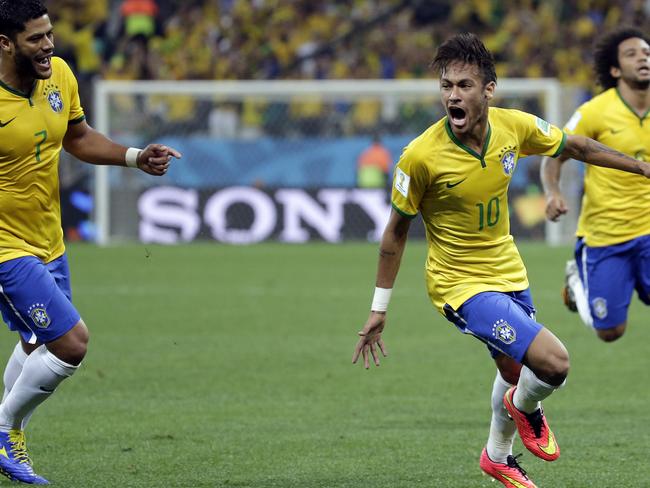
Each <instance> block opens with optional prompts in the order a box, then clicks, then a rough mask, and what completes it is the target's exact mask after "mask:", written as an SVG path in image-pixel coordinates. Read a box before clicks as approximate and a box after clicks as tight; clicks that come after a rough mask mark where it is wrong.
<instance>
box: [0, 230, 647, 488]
mask: <svg viewBox="0 0 650 488" xmlns="http://www.w3.org/2000/svg"><path fill="white" fill-rule="evenodd" d="M520 250H521V252H522V254H523V256H524V260H525V262H526V264H527V267H528V271H529V276H530V280H531V286H532V291H533V297H534V299H535V302H536V305H537V308H538V319H539V320H540V322H542V323H543V324H545V325H547V326H548V327H549V328H550V329H551V330H552V331H553V332H555V333H556V334H557V335H558V336H559V337H560V338H561V339H562V340H563V341H564V342H565V344H566V345H567V346H568V348H569V352H570V353H571V359H572V370H571V374H570V376H569V380H568V384H567V386H566V388H564V389H563V390H561V391H559V392H557V393H556V394H555V395H553V396H552V397H551V398H550V399H549V400H548V401H546V402H545V408H546V413H547V415H548V418H549V422H550V424H551V426H552V428H553V429H554V431H555V433H556V436H557V439H558V442H559V443H560V445H561V447H562V457H561V458H560V459H559V460H558V461H556V462H555V463H544V462H543V461H541V460H538V459H536V458H534V457H533V455H532V454H529V453H527V452H524V451H525V450H524V449H523V447H522V445H521V442H520V441H519V440H517V441H516V444H515V452H516V453H517V452H524V456H523V466H524V468H525V469H527V470H528V472H529V474H530V476H531V478H532V479H533V480H534V481H535V482H536V483H537V484H538V485H539V486H540V487H554V488H569V487H575V488H585V487H599V488H600V487H605V488H606V487H614V486H630V487H648V486H650V481H649V479H650V464H649V463H648V458H647V453H648V446H650V428H649V427H648V426H649V425H650V422H649V421H650V413H649V412H650V408H649V407H648V406H649V404H650V388H649V387H648V379H647V378H648V370H649V369H650V359H648V358H649V357H650V355H649V354H648V347H649V345H650V323H648V320H647V316H648V310H647V309H645V308H643V307H642V306H641V305H640V304H639V301H638V299H637V298H636V297H635V298H634V304H633V306H632V310H631V315H630V320H629V323H630V325H629V328H628V332H627V334H626V336H625V337H624V338H623V339H622V340H620V341H619V342H617V343H613V344H605V343H602V342H600V341H598V340H597V339H596V338H595V336H594V335H593V334H591V333H590V331H588V330H587V329H586V328H585V327H584V326H582V325H581V323H580V322H579V319H578V317H577V316H576V315H574V314H570V313H569V312H568V311H566V310H565V309H564V307H563V305H562V304H561V302H560V298H559V291H560V287H561V284H562V281H563V269H564V261H565V260H566V259H567V258H568V257H569V256H570V252H571V251H570V249H569V248H568V247H566V248H556V249H552V248H549V247H546V246H545V245H543V244H527V243H522V244H520ZM68 251H69V257H70V262H71V268H72V277H73V293H74V301H75V303H76V305H77V308H78V309H79V310H80V312H81V313H82V316H83V317H84V319H85V320H86V322H87V324H88V325H89V327H90V329H91V344H90V348H89V353H88V356H87V358H86V361H85V363H84V364H83V366H82V368H81V370H80V371H79V372H78V373H77V375H76V376H75V377H73V378H72V379H71V380H69V381H67V382H65V383H64V384H63V385H62V386H61V387H60V389H59V391H57V392H56V393H55V395H54V396H53V397H52V398H51V399H50V400H49V401H48V402H47V403H46V404H44V405H43V406H42V407H41V408H40V410H39V411H38V412H37V414H36V415H35V416H34V418H33V419H32V423H31V424H30V427H29V429H28V446H29V448H30V453H31V455H32V458H33V460H34V466H35V468H36V471H37V472H38V473H40V474H42V475H44V476H46V477H48V478H50V479H51V480H52V482H53V483H54V484H55V486H61V487H66V488H74V487H80V488H81V487H83V488H89V487H110V488H113V487H187V488H193V487H241V488H244V487H250V488H262V487H264V488H267V487H268V488H271V487H277V488H291V487H296V488H316V487H322V488H334V487H348V488H361V487H366V486H367V487H373V488H399V487H404V488H418V487H436V488H438V487H450V488H481V487H485V488H487V487H492V488H494V487H495V486H496V483H492V482H491V481H490V479H489V478H487V477H485V476H482V474H481V472H480V470H479V467H478V457H479V454H480V452H481V449H482V448H483V446H484V443H485V441H486V438H487V431H488V423H489V418H490V401H489V394H490V388H491V384H492V380H493V378H494V371H495V369H494V366H493V363H492V362H491V360H490V358H489V356H488V354H487V352H486V350H485V348H484V346H483V345H482V344H480V343H479V342H478V341H476V340H475V339H472V338H470V337H469V336H463V335H462V334H460V333H459V332H457V331H456V330H455V328H454V327H453V326H452V325H451V324H450V323H448V322H446V321H445V320H444V319H443V318H442V317H440V316H439V315H438V314H437V312H435V311H434V310H433V308H432V306H431V305H430V303H429V301H428V298H427V297H426V294H425V288H424V281H423V262H424V257H425V246H424V244H423V243H420V242H411V243H409V245H408V248H407V251H406V254H405V257H404V260H403V264H402V269H401V272H400V275H399V277H398V281H397V285H396V290H395V292H394V294H393V299H392V301H391V307H390V311H389V321H388V325H387V328H386V331H385V334H384V338H385V341H386V344H387V346H388V350H389V357H388V358H386V359H383V360H382V365H381V367H380V368H378V369H377V368H374V367H373V368H372V370H371V371H365V370H363V368H362V367H360V366H359V365H357V366H353V365H352V364H351V363H350V360H351V356H352V350H353V347H354V344H355V342H356V332H357V330H359V329H360V328H361V326H362V325H363V322H364V321H365V319H366V317H367V313H368V307H369V304H370V301H371V294H372V290H373V286H374V275H375V264H376V259H377V245H374V244H373V245H368V244H345V245H326V244H310V245H304V246H289V245H281V244H265V245H257V246H249V247H230V246H223V245H217V244H200V245H198V244H197V245H188V246H178V247H158V246H146V245H134V246H124V247H114V248H106V249H100V248H97V247H93V246H84V245H75V246H70V247H69V250H68ZM0 334H2V335H1V337H0V339H1V340H0V353H1V357H2V362H4V358H6V357H7V356H8V354H9V353H10V351H11V348H12V347H13V345H14V344H15V340H16V337H15V336H14V335H11V334H10V333H9V332H7V331H6V330H4V329H3V332H1V333H0ZM10 484H11V483H10V482H8V481H0V486H9V485H10ZM499 486H500V485H499Z"/></svg>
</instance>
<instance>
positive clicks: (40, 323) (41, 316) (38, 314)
mask: <svg viewBox="0 0 650 488" xmlns="http://www.w3.org/2000/svg"><path fill="white" fill-rule="evenodd" d="M27 313H28V314H29V317H30V318H31V319H32V322H34V325H35V326H36V327H38V328H39V329H47V328H48V327H49V326H50V323H51V320H50V316H49V315H48V314H47V310H46V309H45V305H44V304H42V303H34V304H32V306H31V307H29V309H28V310H27Z"/></svg>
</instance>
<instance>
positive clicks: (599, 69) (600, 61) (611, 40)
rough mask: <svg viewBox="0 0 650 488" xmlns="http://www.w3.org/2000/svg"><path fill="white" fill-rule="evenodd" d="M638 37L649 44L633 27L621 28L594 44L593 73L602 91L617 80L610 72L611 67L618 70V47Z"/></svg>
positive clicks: (649, 41)
mask: <svg viewBox="0 0 650 488" xmlns="http://www.w3.org/2000/svg"><path fill="white" fill-rule="evenodd" d="M633 37H638V38H640V39H644V40H645V41H646V42H648V43H649V44H650V40H648V36H646V35H645V34H644V33H643V32H641V31H640V30H639V29H637V28H635V27H621V28H620V29H616V30H615V31H612V32H610V33H608V34H606V35H604V36H603V37H602V38H601V39H599V40H598V42H597V43H596V47H595V49H594V71H595V72H596V78H597V80H598V84H599V85H600V86H602V87H603V88H604V89H606V90H607V89H608V88H613V87H615V86H616V85H617V83H618V80H617V79H616V78H614V77H613V76H612V75H611V73H610V70H611V68H612V67H615V68H620V65H619V63H618V46H619V45H620V44H621V42H623V41H626V40H628V39H631V38H633Z"/></svg>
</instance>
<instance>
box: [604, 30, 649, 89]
mask: <svg viewBox="0 0 650 488" xmlns="http://www.w3.org/2000/svg"><path fill="white" fill-rule="evenodd" d="M618 64H619V66H620V67H619V68H614V67H612V69H611V74H612V76H613V77H614V78H618V79H619V80H622V81H624V82H625V83H627V84H628V85H630V86H631V87H633V88H642V89H646V88H648V86H650V46H648V43H647V42H646V41H644V40H643V39H639V38H638V37H631V38H630V39H625V40H624V41H623V42H621V43H620V44H619V45H618Z"/></svg>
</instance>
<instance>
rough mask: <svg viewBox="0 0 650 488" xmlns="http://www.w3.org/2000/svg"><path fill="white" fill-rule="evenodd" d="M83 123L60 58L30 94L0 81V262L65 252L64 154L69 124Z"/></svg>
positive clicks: (74, 84) (73, 85)
mask: <svg viewBox="0 0 650 488" xmlns="http://www.w3.org/2000/svg"><path fill="white" fill-rule="evenodd" d="M82 120H84V113H83V110H82V108H81V104H80V102H79V92H78V87H77V80H76V79H75V77H74V75H73V74H72V71H71V70H70V68H69V67H68V65H67V64H66V63H65V61H63V60H62V59H60V58H56V57H53V58H52V76H51V77H50V78H49V79H47V80H36V81H35V83H34V86H33V88H32V91H31V93H22V92H20V91H18V90H16V89H14V88H11V87H9V86H7V85H5V84H4V83H2V82H0V209H1V210H0V212H1V214H0V262H4V261H8V260H10V259H14V258H17V257H21V256H30V255H31V256H36V257H37V258H40V259H41V260H43V261H44V262H50V261H52V260H53V259H56V258H58V257H59V256H61V255H62V254H63V252H64V251H65V248H64V245H63V231H62V229H61V208H60V207H61V206H60V202H59V175H58V168H59V153H60V152H61V147H62V143H63V137H64V136H65V133H66V131H67V130H68V124H74V123H79V122H81V121H82Z"/></svg>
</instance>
